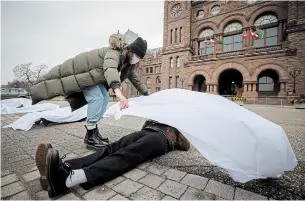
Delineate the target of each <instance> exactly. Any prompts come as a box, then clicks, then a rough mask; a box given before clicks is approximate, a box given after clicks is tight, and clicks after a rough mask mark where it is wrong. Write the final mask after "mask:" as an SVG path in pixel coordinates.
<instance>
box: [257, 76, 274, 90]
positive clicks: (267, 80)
mask: <svg viewBox="0 0 305 201" xmlns="http://www.w3.org/2000/svg"><path fill="white" fill-rule="evenodd" d="M258 91H274V80H273V79H272V78H271V77H268V76H264V77H261V78H259V80H258Z"/></svg>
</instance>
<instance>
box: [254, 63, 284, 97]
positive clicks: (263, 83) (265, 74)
mask: <svg viewBox="0 0 305 201" xmlns="http://www.w3.org/2000/svg"><path fill="white" fill-rule="evenodd" d="M257 81H258V88H257V91H258V92H261V93H259V95H260V94H265V95H266V94H270V93H271V94H272V93H278V91H279V87H280V84H279V74H278V72H277V71H275V70H273V69H267V70H264V71H262V72H261V73H260V74H259V75H258V77H257ZM274 95H275V94H274Z"/></svg>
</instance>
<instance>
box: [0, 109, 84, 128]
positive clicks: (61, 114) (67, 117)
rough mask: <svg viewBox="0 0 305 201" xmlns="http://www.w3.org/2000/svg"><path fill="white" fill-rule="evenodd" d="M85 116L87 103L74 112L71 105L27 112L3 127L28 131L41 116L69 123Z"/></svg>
mask: <svg viewBox="0 0 305 201" xmlns="http://www.w3.org/2000/svg"><path fill="white" fill-rule="evenodd" d="M85 117H87V105H85V106H83V107H81V108H79V109H78V110H75V111H73V112H71V108H70V107H63V108H58V109H54V110H48V111H43V112H33V113H28V114H25V115H24V116H22V117H21V118H19V119H18V120H17V121H15V122H13V123H11V124H9V125H6V126H4V127H3V128H13V129H14V130H24V131H28V130H30V129H31V128H32V126H33V124H34V123H35V122H36V121H38V120H40V119H41V118H44V119H46V120H49V121H52V122H56V123H68V122H75V121H79V120H81V119H83V118H85Z"/></svg>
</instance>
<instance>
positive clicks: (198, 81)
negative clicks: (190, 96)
mask: <svg viewBox="0 0 305 201" xmlns="http://www.w3.org/2000/svg"><path fill="white" fill-rule="evenodd" d="M192 90H193V91H199V92H206V91H207V85H206V79H205V77H204V76H203V75H196V76H195V78H194V82H193V88H192Z"/></svg>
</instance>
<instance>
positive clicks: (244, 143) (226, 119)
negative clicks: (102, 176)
mask: <svg viewBox="0 0 305 201" xmlns="http://www.w3.org/2000/svg"><path fill="white" fill-rule="evenodd" d="M123 115H133V116H138V117H143V118H147V119H153V120H156V121H159V122H162V123H165V124H167V125H171V126H173V127H176V128H178V129H179V130H180V131H181V132H182V133H183V134H184V135H185V137H186V138H187V139H188V140H189V141H190V142H191V143H192V144H193V145H194V147H196V148H197V150H198V151H199V152H200V153H201V154H202V155H203V156H204V157H205V158H206V159H208V160H209V161H210V162H211V163H212V164H214V165H217V166H219V167H221V168H224V169H226V170H227V171H228V173H229V175H230V176H231V177H232V178H233V180H235V181H237V182H241V183H245V182H248V181H250V180H252V179H259V178H267V177H271V178H278V177H280V176H281V175H282V174H283V172H284V171H291V170H293V169H294V167H295V166H296V165H297V159H296V157H295V154H294V152H293V150H292V147H291V145H290V142H289V140H288V138H287V136H286V134H285V131H284V130H283V129H282V127H280V126H279V125H277V124H274V123H273V122H271V121H269V120H267V119H264V118H263V117H261V116H259V115H257V114H255V113H253V112H251V111H249V110H247V109H245V108H243V107H241V106H239V105H237V104H235V103H233V102H232V101H230V100H228V99H226V98H223V97H221V96H217V95H212V94H207V93H200V92H194V91H189V90H183V89H168V90H163V91H160V92H157V93H154V94H152V95H150V96H141V97H138V98H132V99H129V108H127V109H124V110H120V109H119V105H118V104H115V105H113V106H111V107H110V108H109V109H108V110H107V111H106V113H105V116H110V117H114V118H115V119H120V118H121V116H123Z"/></svg>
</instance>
